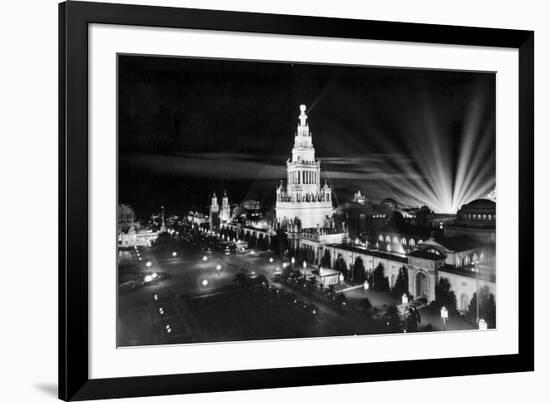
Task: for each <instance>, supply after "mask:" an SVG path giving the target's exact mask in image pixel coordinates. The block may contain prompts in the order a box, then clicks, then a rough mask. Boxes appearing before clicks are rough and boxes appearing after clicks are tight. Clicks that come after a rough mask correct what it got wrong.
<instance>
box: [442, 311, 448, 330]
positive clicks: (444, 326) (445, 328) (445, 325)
mask: <svg viewBox="0 0 550 402" xmlns="http://www.w3.org/2000/svg"><path fill="white" fill-rule="evenodd" d="M448 319H449V311H448V310H447V308H446V307H445V306H443V307H441V321H443V331H447V320H448Z"/></svg>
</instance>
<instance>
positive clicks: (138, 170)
mask: <svg viewBox="0 0 550 402" xmlns="http://www.w3.org/2000/svg"><path fill="white" fill-rule="evenodd" d="M118 68H119V94H118V101H119V104H118V107H119V120H118V122H119V127H118V135H119V139H118V141H119V202H123V203H128V204H130V205H132V206H134V208H135V209H136V211H137V212H138V214H148V213H150V212H152V211H154V210H158V208H159V207H160V205H166V206H167V208H174V209H175V208H176V207H185V208H199V209H204V210H205V208H206V206H207V205H208V204H209V194H211V192H212V191H216V192H217V194H218V197H220V196H221V192H222V191H223V189H224V188H225V189H227V191H228V194H229V197H230V201H231V203H238V202H241V201H244V200H246V199H258V200H260V201H261V202H262V203H264V205H265V206H266V207H270V206H272V204H273V203H274V195H275V186H276V185H277V184H278V183H279V180H280V179H284V178H286V170H285V161H286V159H287V158H289V157H290V152H291V149H292V145H293V141H294V133H295V131H296V125H297V123H298V114H299V109H298V107H299V105H300V104H302V103H303V104H306V105H307V107H308V110H307V113H308V116H309V119H308V122H309V125H310V129H311V131H312V135H313V144H314V146H315V149H316V155H317V157H318V158H320V159H321V162H322V164H321V170H322V179H323V180H324V179H325V178H326V179H328V181H329V183H330V184H331V185H332V187H333V190H334V191H335V199H336V200H337V202H338V203H342V202H345V201H348V200H349V198H350V197H351V196H352V194H353V193H354V192H355V191H356V190H358V189H360V190H361V192H362V193H363V194H365V195H367V197H368V198H369V199H372V200H373V201H379V200H380V199H382V198H384V197H387V196H391V197H393V198H396V199H397V200H398V201H399V202H401V203H403V204H405V205H410V206H417V205H422V204H427V205H428V206H430V207H431V208H435V209H436V210H439V211H441V212H446V211H445V210H448V209H450V208H451V201H450V200H451V199H452V200H454V201H453V205H454V204H457V203H458V204H457V205H458V206H460V204H461V203H462V202H468V201H470V200H471V199H473V198H478V197H480V196H482V195H484V194H486V193H487V192H489V191H490V190H491V189H492V188H493V187H494V184H495V152H494V146H495V76H494V74H492V73H474V72H456V71H434V70H413V69H397V68H370V67H349V66H336V65H309V64H289V63H272V62H269V63H268V62H255V61H254V62H251V61H227V60H212V59H191V58H167V57H139V56H119V61H118ZM455 208H456V206H455Z"/></svg>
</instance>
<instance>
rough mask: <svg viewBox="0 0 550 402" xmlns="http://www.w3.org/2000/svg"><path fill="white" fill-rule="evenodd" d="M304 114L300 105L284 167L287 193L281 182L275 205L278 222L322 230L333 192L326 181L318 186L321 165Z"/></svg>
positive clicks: (331, 210)
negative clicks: (292, 142) (296, 125)
mask: <svg viewBox="0 0 550 402" xmlns="http://www.w3.org/2000/svg"><path fill="white" fill-rule="evenodd" d="M305 112H306V106H305V105H300V115H299V117H298V119H299V123H298V127H297V130H296V135H295V137H294V148H292V158H291V159H289V160H287V164H286V165H287V185H286V190H285V189H284V187H283V183H282V181H281V184H280V185H279V187H277V190H276V191H277V201H276V205H275V212H276V217H277V221H278V222H279V223H281V224H282V223H284V222H288V223H294V221H295V219H296V218H297V219H298V220H299V221H300V225H301V228H302V229H307V228H318V227H324V226H325V225H326V223H327V221H328V219H330V217H331V216H332V213H333V209H332V190H331V188H330V187H329V186H328V185H327V183H326V182H325V184H324V186H322V187H321V162H320V161H319V160H318V159H315V148H314V147H313V142H312V138H311V132H310V130H309V125H308V124H307V118H308V117H307V114H306V113H305Z"/></svg>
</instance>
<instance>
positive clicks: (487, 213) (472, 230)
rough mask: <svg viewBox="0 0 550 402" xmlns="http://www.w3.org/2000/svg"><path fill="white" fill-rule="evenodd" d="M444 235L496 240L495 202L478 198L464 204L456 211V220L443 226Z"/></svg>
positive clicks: (492, 241) (488, 241) (493, 241)
mask: <svg viewBox="0 0 550 402" xmlns="http://www.w3.org/2000/svg"><path fill="white" fill-rule="evenodd" d="M444 230H445V235H446V236H460V235H469V236H472V237H475V238H476V239H478V240H479V241H481V242H486V243H495V241H496V203H495V202H494V201H491V200H489V199H483V198H482V199H478V200H474V201H471V202H469V203H467V204H464V205H463V206H462V207H461V208H460V209H459V210H458V212H457V216H456V220H455V221H454V222H453V223H452V224H448V225H445V227H444Z"/></svg>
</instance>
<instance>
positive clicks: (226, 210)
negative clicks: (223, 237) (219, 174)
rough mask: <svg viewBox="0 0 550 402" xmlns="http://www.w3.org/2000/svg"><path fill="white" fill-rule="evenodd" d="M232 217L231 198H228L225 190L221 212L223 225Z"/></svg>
mask: <svg viewBox="0 0 550 402" xmlns="http://www.w3.org/2000/svg"><path fill="white" fill-rule="evenodd" d="M230 217H231V208H230V206H229V198H228V197H227V193H226V192H225V190H224V191H223V198H222V210H221V212H220V221H221V222H223V223H225V222H228V221H229V218H230Z"/></svg>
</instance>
